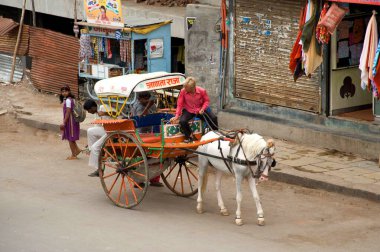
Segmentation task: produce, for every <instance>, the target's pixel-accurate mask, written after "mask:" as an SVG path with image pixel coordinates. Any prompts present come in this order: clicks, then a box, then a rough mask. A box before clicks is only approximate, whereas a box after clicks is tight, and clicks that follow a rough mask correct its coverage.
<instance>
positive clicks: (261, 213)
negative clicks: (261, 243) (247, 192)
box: [248, 176, 265, 226]
mask: <svg viewBox="0 0 380 252" xmlns="http://www.w3.org/2000/svg"><path fill="white" fill-rule="evenodd" d="M248 182H249V187H250V188H251V191H252V195H253V199H254V200H255V203H256V209H257V224H258V225H259V226H264V225H265V220H264V211H263V208H262V207H261V202H260V197H259V193H258V192H257V188H256V181H255V179H254V178H253V177H252V176H249V177H248Z"/></svg>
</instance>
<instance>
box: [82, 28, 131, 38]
mask: <svg viewBox="0 0 380 252" xmlns="http://www.w3.org/2000/svg"><path fill="white" fill-rule="evenodd" d="M88 33H89V34H90V35H95V36H102V37H103V36H108V37H112V38H115V39H117V40H119V39H124V40H130V39H131V33H130V32H125V31H124V32H121V31H119V30H111V29H105V28H100V27H92V26H89V27H88Z"/></svg>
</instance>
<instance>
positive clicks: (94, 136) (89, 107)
mask: <svg viewBox="0 0 380 252" xmlns="http://www.w3.org/2000/svg"><path fill="white" fill-rule="evenodd" d="M83 108H84V109H85V110H86V111H87V112H88V113H90V114H95V117H96V119H104V120H107V119H111V117H110V116H109V115H108V113H107V109H106V108H105V107H104V105H100V106H99V108H98V105H97V104H96V102H95V101H94V100H91V99H89V100H87V101H86V102H85V103H84V104H83ZM106 137H107V134H106V131H105V130H104V128H103V126H102V125H100V124H95V126H94V127H91V128H88V129H87V143H88V145H87V148H88V151H89V152H90V158H89V160H88V165H89V166H91V167H94V168H95V169H96V170H95V171H94V172H92V173H90V174H88V176H90V177H98V176H99V171H98V158H99V153H100V147H101V146H102V143H103V141H104V139H105V138H106Z"/></svg>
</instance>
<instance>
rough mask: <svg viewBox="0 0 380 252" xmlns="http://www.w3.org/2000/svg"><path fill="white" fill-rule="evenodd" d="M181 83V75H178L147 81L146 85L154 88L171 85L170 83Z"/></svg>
mask: <svg viewBox="0 0 380 252" xmlns="http://www.w3.org/2000/svg"><path fill="white" fill-rule="evenodd" d="M179 83H180V80H179V77H176V78H170V79H164V80H157V81H151V82H147V83H146V87H147V88H148V89H152V88H157V87H165V86H170V85H174V84H179Z"/></svg>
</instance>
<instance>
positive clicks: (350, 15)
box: [329, 0, 380, 122]
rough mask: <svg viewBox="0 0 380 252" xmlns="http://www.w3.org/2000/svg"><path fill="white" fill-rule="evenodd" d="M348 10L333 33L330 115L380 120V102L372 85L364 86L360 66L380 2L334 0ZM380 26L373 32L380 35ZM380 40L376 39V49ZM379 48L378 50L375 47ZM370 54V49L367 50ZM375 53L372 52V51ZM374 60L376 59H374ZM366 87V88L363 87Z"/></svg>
mask: <svg viewBox="0 0 380 252" xmlns="http://www.w3.org/2000/svg"><path fill="white" fill-rule="evenodd" d="M332 2H337V3H339V7H341V8H345V9H346V10H347V13H346V15H345V16H344V18H343V20H342V21H341V22H340V23H339V25H338V26H337V28H336V31H335V32H334V33H333V34H332V36H331V43H330V62H329V63H330V89H329V91H330V114H331V115H333V116H337V118H348V119H354V120H364V121H369V122H371V121H374V120H379V119H380V102H379V101H378V97H376V96H377V95H376V92H374V90H373V89H372V87H371V86H370V85H369V86H367V87H365V86H363V85H362V82H363V81H362V71H361V69H360V68H359V67H360V62H361V58H363V57H364V55H363V53H364V52H366V50H363V49H364V48H363V46H364V47H366V46H367V47H368V45H364V43H365V37H366V34H367V28H368V24H369V21H370V19H371V17H372V16H373V15H374V16H375V19H376V20H377V23H378V22H379V21H380V18H379V16H378V15H377V13H378V12H380V2H379V1H343V0H341V1H331V3H332ZM379 28H380V26H377V28H376V31H374V34H375V35H376V36H377V37H379V36H378V35H377V34H379V31H380V29H379ZM377 44H378V41H377V42H376V48H377ZM375 51H376V49H375ZM368 53H370V52H368ZM372 54H373V52H372ZM372 61H373V60H372ZM363 88H364V89H363Z"/></svg>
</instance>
